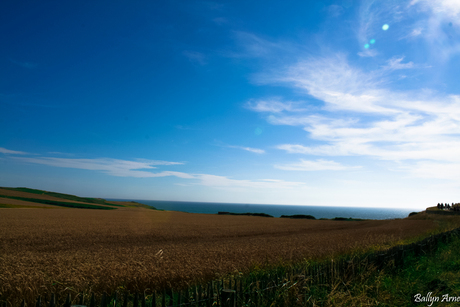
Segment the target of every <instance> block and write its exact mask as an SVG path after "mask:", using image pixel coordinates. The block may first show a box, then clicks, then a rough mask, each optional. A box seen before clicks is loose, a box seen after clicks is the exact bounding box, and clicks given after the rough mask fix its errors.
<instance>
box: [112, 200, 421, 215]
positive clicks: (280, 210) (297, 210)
mask: <svg viewBox="0 0 460 307" xmlns="http://www.w3.org/2000/svg"><path fill="white" fill-rule="evenodd" d="M108 200H115V201H131V200H126V199H108ZM136 201H137V202H140V203H143V204H146V205H149V206H153V207H155V208H157V209H164V210H171V211H182V212H189V213H207V214H217V212H219V211H227V212H234V213H246V212H251V213H267V214H270V215H273V216H274V217H280V216H281V215H283V214H284V215H293V214H308V215H312V216H314V217H315V218H317V219H319V218H334V217H345V218H350V217H351V218H360V219H375V220H384V219H396V218H405V217H407V216H408V215H409V213H411V212H413V211H414V209H407V208H406V209H401V208H363V207H322V206H293V205H259V204H230V203H207V202H185V201H161V200H136Z"/></svg>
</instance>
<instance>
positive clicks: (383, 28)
mask: <svg viewBox="0 0 460 307" xmlns="http://www.w3.org/2000/svg"><path fill="white" fill-rule="evenodd" d="M389 28H390V26H389V25H388V24H384V25H383V26H382V30H383V31H386V30H388V29H389Z"/></svg>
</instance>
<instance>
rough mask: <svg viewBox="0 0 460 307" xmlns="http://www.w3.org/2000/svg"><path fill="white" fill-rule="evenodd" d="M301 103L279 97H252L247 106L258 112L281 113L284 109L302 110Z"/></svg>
mask: <svg viewBox="0 0 460 307" xmlns="http://www.w3.org/2000/svg"><path fill="white" fill-rule="evenodd" d="M299 104H300V103H298V102H293V101H286V102H283V101H281V99H280V98H278V97H271V98H270V99H261V100H254V99H251V100H249V101H248V102H247V103H246V108H248V109H250V110H253V111H256V112H270V113H280V112H282V111H302V110H304V109H301V108H298V105H299Z"/></svg>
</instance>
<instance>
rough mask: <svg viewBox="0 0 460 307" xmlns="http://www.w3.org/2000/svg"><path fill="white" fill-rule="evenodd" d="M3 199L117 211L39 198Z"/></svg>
mask: <svg viewBox="0 0 460 307" xmlns="http://www.w3.org/2000/svg"><path fill="white" fill-rule="evenodd" d="M2 197H5V198H11V199H17V200H24V201H30V202H34V203H40V204H46V205H53V206H60V207H68V208H82V209H100V210H113V209H116V208H111V207H105V206H99V205H90V204H79V203H70V202H64V201H55V200H47V199H38V198H27V197H16V196H2Z"/></svg>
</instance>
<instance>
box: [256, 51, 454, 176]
mask: <svg viewBox="0 0 460 307" xmlns="http://www.w3.org/2000/svg"><path fill="white" fill-rule="evenodd" d="M408 68H415V64H413V63H412V62H409V63H403V58H402V57H399V58H392V59H390V60H389V61H388V64H387V66H385V67H381V68H379V69H378V70H375V71H367V72H364V71H362V70H360V69H358V68H356V67H354V66H352V65H350V64H349V63H348V61H347V59H346V57H345V56H343V55H332V56H329V57H319V58H315V57H311V58H309V59H307V60H304V61H300V62H298V63H296V64H293V65H291V66H290V67H288V68H287V69H285V70H284V71H283V70H281V72H280V73H278V74H276V75H272V76H270V77H265V79H264V80H265V81H266V82H268V80H270V79H271V80H272V82H275V83H279V82H282V83H285V84H287V85H288V86H291V87H293V88H295V89H296V90H299V89H300V90H304V91H305V93H306V94H308V95H310V96H313V97H314V98H316V99H319V100H321V101H323V102H324V107H323V108H322V109H321V110H316V111H312V110H309V111H307V112H305V111H298V112H292V111H291V112H288V111H287V110H286V108H281V107H280V108H278V109H277V108H273V109H272V110H271V112H270V108H266V112H267V113H269V114H268V116H267V121H268V122H269V123H271V124H274V125H290V126H299V127H300V128H302V129H303V130H305V131H306V132H307V133H308V136H309V137H310V138H311V139H313V140H316V141H319V142H322V143H323V144H321V145H310V146H305V145H303V144H298V143H297V144H280V145H278V146H277V148H278V149H281V150H284V151H286V152H287V153H292V154H296V153H297V154H299V153H300V154H306V155H317V156H371V157H375V158H378V159H382V160H389V161H398V163H401V162H403V161H408V162H407V163H406V164H404V163H403V164H400V165H406V166H407V167H408V168H409V169H411V171H410V172H412V173H413V174H418V175H420V176H422V174H423V173H427V172H428V171H426V170H427V166H426V165H425V164H422V163H421V161H432V162H431V163H441V164H442V165H443V164H445V163H454V164H455V163H460V141H459V138H458V137H459V135H460V132H459V131H460V96H458V95H448V94H442V93H437V92H434V91H430V90H424V89H421V90H419V91H411V90H406V91H404V92H401V91H395V90H392V89H391V85H392V82H394V81H391V79H390V78H387V76H386V74H388V73H391V71H394V70H397V69H408ZM254 109H255V111H258V110H257V108H254ZM410 161H412V162H410ZM414 161H415V162H417V161H418V162H420V163H414ZM313 162H315V161H307V162H305V163H304V162H302V163H299V164H293V165H288V166H284V167H285V168H286V167H288V168H292V169H295V168H297V169H302V167H305V168H306V169H309V168H311V169H315V167H316V166H318V165H320V166H321V163H316V164H314V163H313ZM316 162H318V160H317V161H316ZM430 165H431V164H430ZM279 166H280V165H278V168H279ZM324 166H325V167H326V166H329V167H339V166H337V165H332V164H324ZM421 166H424V167H423V168H422V167H421ZM318 168H320V167H319V166H318ZM433 169H434V167H433ZM422 170H425V171H422Z"/></svg>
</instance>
